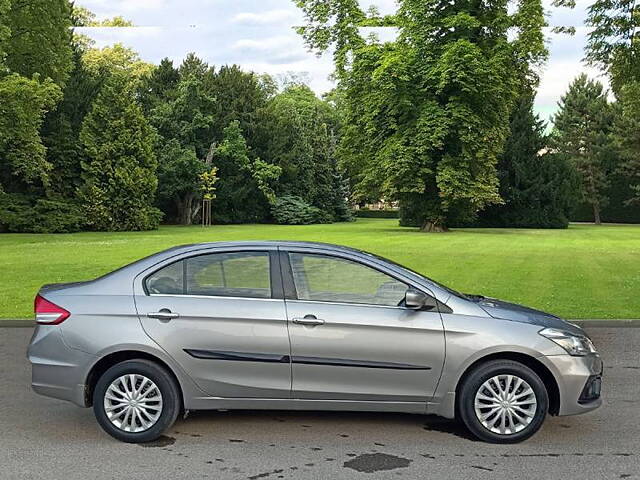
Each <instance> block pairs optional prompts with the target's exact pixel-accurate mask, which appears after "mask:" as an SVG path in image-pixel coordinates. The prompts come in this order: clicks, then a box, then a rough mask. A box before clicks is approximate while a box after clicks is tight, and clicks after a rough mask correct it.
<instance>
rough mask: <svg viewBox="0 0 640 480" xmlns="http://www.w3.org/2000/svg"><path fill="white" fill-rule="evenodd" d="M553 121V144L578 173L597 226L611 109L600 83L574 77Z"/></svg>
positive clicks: (608, 169) (604, 182)
mask: <svg viewBox="0 0 640 480" xmlns="http://www.w3.org/2000/svg"><path fill="white" fill-rule="evenodd" d="M559 107H560V108H559V111H558V112H557V113H556V115H555V116H554V119H553V123H554V127H555V128H554V132H553V137H554V145H555V148H556V149H557V151H558V152H560V153H562V154H564V155H566V156H567V158H568V159H569V160H570V161H571V163H572V164H573V165H574V166H575V168H576V170H577V171H578V173H579V174H580V179H581V184H582V195H583V200H584V201H585V202H587V203H588V204H589V205H591V207H592V209H593V219H594V222H595V223H596V224H600V223H601V211H602V208H603V207H604V206H605V205H606V204H607V202H608V196H607V193H606V192H607V187H608V185H609V178H608V176H609V174H610V172H611V171H612V170H613V166H612V164H611V142H610V136H609V135H610V130H611V122H612V110H611V106H610V105H609V104H608V102H607V94H606V91H605V90H604V87H603V86H602V84H601V83H600V82H597V81H593V80H590V79H588V78H587V76H586V75H585V74H582V75H580V76H578V77H577V78H576V79H575V80H574V81H573V82H572V83H571V85H569V89H568V91H567V93H566V94H564V95H563V96H562V98H561V99H560V102H559Z"/></svg>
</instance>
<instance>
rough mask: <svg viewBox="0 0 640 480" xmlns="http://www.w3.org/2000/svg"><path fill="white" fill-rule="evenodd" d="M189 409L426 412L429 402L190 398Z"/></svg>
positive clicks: (188, 400)
mask: <svg viewBox="0 0 640 480" xmlns="http://www.w3.org/2000/svg"><path fill="white" fill-rule="evenodd" d="M186 404H187V405H186V408H188V409H189V410H217V409H224V410H337V411H340V410H341V411H362V412H403V413H418V414H424V413H426V408H427V402H426V401H424V402H397V401H362V400H311V399H292V398H221V397H196V398H191V399H187V401H186Z"/></svg>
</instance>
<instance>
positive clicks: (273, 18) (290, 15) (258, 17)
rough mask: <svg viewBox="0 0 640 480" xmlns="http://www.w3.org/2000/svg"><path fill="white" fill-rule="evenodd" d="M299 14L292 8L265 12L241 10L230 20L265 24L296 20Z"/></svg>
mask: <svg viewBox="0 0 640 480" xmlns="http://www.w3.org/2000/svg"><path fill="white" fill-rule="evenodd" d="M298 18H299V15H298V14H297V12H296V11H293V10H269V11H266V12H255V13H254V12H242V13H238V14H236V15H235V16H234V17H233V18H232V19H231V21H232V22H233V23H241V24H245V25H265V24H269V23H284V22H292V21H294V20H297V19H298Z"/></svg>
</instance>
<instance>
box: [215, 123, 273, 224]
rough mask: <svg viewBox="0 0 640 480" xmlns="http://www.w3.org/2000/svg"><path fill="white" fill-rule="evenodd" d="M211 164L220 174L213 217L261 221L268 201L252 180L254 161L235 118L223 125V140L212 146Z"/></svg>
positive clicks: (220, 220) (229, 221)
mask: <svg viewBox="0 0 640 480" xmlns="http://www.w3.org/2000/svg"><path fill="white" fill-rule="evenodd" d="M213 164H214V165H215V166H216V167H218V174H219V176H220V180H219V181H218V183H217V185H218V186H217V195H216V211H215V212H214V215H215V217H216V219H217V220H218V221H219V222H221V223H249V222H260V221H263V220H264V219H265V218H266V217H267V215H268V202H267V200H266V198H265V197H264V195H261V192H260V190H259V188H258V185H257V183H256V181H255V180H254V176H253V172H254V168H253V162H252V161H251V159H250V158H249V147H248V146H247V142H246V140H245V139H244V136H243V135H242V130H241V129H240V122H239V121H238V120H234V121H232V122H231V123H229V125H228V126H227V127H226V128H225V129H224V132H223V139H222V141H221V142H220V143H219V144H218V145H216V147H215V148H214V150H213ZM258 168H260V167H258ZM258 176H259V175H258Z"/></svg>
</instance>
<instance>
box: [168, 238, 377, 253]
mask: <svg viewBox="0 0 640 480" xmlns="http://www.w3.org/2000/svg"><path fill="white" fill-rule="evenodd" d="M209 247H211V248H214V247H215V248H217V247H317V248H322V249H327V250H334V251H344V252H349V253H361V254H362V253H364V254H368V252H366V251H364V250H359V249H357V248H353V247H347V246H344V245H336V244H333V243H324V242H309V241H301V240H297V241H294V240H242V241H233V242H203V243H192V244H187V245H179V246H176V247H172V248H170V249H168V250H164V252H160V253H165V252H170V251H175V250H184V251H189V250H196V249H201V248H209Z"/></svg>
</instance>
